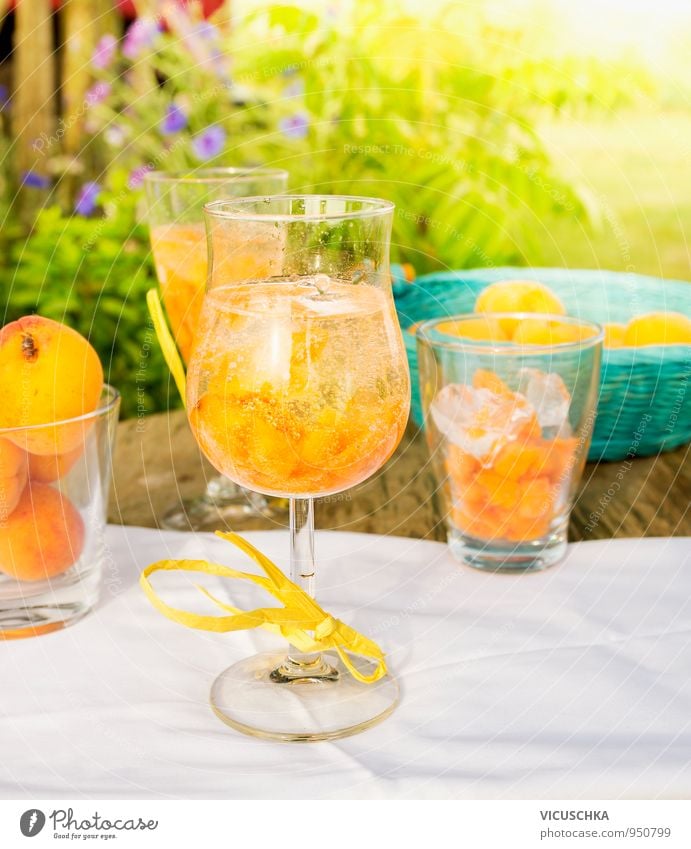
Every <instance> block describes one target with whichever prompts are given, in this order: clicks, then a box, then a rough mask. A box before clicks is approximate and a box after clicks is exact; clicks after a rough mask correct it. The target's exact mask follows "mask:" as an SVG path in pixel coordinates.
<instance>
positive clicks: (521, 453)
mask: <svg viewBox="0 0 691 849" xmlns="http://www.w3.org/2000/svg"><path fill="white" fill-rule="evenodd" d="M543 463H544V452H543V451H542V449H541V448H540V445H539V444H538V443H537V442H536V441H534V440H527V441H525V442H509V443H507V444H506V445H505V446H504V447H503V448H502V449H501V451H500V452H499V454H498V455H497V458H496V460H495V461H494V465H493V467H494V471H495V472H496V473H497V474H498V475H501V476H502V477H505V478H514V479H516V480H518V479H519V478H522V477H523V476H524V475H526V474H528V473H529V472H534V471H535V470H537V469H540V468H541V467H542V465H543Z"/></svg>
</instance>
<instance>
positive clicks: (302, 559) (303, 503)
mask: <svg viewBox="0 0 691 849" xmlns="http://www.w3.org/2000/svg"><path fill="white" fill-rule="evenodd" d="M290 579H291V581H292V582H293V583H294V584H297V585H298V586H299V587H300V589H301V590H304V591H305V592H306V593H307V595H309V596H310V597H311V598H314V501H313V500H312V499H311V498H291V499H290Z"/></svg>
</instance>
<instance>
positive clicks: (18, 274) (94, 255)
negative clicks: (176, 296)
mask: <svg viewBox="0 0 691 849" xmlns="http://www.w3.org/2000/svg"><path fill="white" fill-rule="evenodd" d="M114 183H115V184H116V185H117V183H118V179H117V175H115V177H114ZM103 202H104V205H105V206H106V208H107V209H108V210H109V213H110V214H109V215H107V216H106V217H104V218H84V217H81V216H76V215H75V216H68V215H64V214H63V213H62V212H61V211H60V209H59V208H58V207H55V206H51V207H47V208H45V209H42V210H41V211H40V212H39V213H38V216H37V218H36V221H35V225H34V228H33V230H32V232H31V234H30V235H29V237H28V238H25V239H20V238H13V239H11V241H10V244H9V245H8V247H7V250H5V251H3V258H4V263H3V264H5V263H6V264H7V265H6V267H5V268H3V269H2V271H3V275H4V277H5V279H6V280H7V284H6V285H7V289H6V291H7V293H8V294H7V298H6V302H5V315H4V320H5V321H13V320H14V319H17V318H19V317H20V316H22V315H27V314H29V313H33V312H37V313H39V314H40V315H43V316H46V317H47V318H53V319H55V320H56V321H62V322H64V323H66V324H68V325H69V326H70V327H73V328H74V329H75V330H78V331H79V332H80V333H82V334H83V335H84V336H86V337H87V338H88V339H89V340H90V341H91V343H92V345H93V346H94V348H95V349H96V351H97V352H98V354H99V356H100V358H101V362H102V363H103V368H104V371H105V374H106V380H107V381H108V382H109V383H111V384H113V385H114V386H116V387H117V388H118V389H119V390H120V391H121V393H122V412H123V415H125V416H133V415H136V414H137V412H138V410H139V412H151V411H153V410H160V409H164V408H165V407H166V406H167V402H168V385H169V381H168V376H167V369H166V368H165V364H164V363H163V359H162V357H161V355H160V353H159V350H158V347H157V344H156V342H155V340H154V338H153V332H152V330H151V328H150V325H149V322H148V316H147V312H146V304H145V294H146V290H147V289H149V288H151V287H152V286H155V285H156V283H155V275H154V272H153V268H152V266H151V262H150V257H149V248H148V235H147V232H146V228H145V227H144V226H143V225H141V224H135V226H132V222H133V221H134V219H135V215H134V208H133V204H134V198H133V196H132V195H131V193H120V194H115V193H113V192H108V193H106V194H105V195H104V197H103ZM149 348H150V350H149Z"/></svg>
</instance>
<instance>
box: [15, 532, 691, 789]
mask: <svg viewBox="0 0 691 849" xmlns="http://www.w3.org/2000/svg"><path fill="white" fill-rule="evenodd" d="M247 536H248V538H250V539H251V540H252V541H253V542H254V543H255V544H256V545H258V546H259V547H260V548H262V549H263V550H264V551H265V552H266V553H267V554H269V555H270V556H272V557H274V558H276V560H277V562H278V563H279V564H284V563H285V556H286V554H287V542H288V540H287V534H286V533H285V532H255V533H251V534H248V535H247ZM108 543H109V545H108V549H109V550H108V559H107V562H106V566H105V574H104V581H105V589H104V593H103V600H102V602H101V604H100V605H99V607H98V609H97V610H96V611H95V612H93V613H92V614H91V615H90V616H88V617H87V618H85V619H84V620H82V621H81V622H80V623H78V624H76V625H75V626H74V627H72V628H69V629H66V630H64V631H62V632H58V633H55V634H50V635H47V636H43V637H40V638H35V639H30V640H18V641H13V642H9V643H5V644H4V645H3V646H2V650H1V655H0V657H1V658H2V660H1V662H0V675H1V680H2V690H1V692H2V697H1V702H0V708H1V711H2V718H1V720H0V742H1V751H2V756H1V757H0V798H5V799H10V798H27V799H28V798H36V799H38V798H44V799H45V798H57V799H72V800H78V799H80V798H159V799H169V798H244V797H249V798H344V797H347V798H352V797H356V798H361V797H366V798H376V797H394V798H408V797H411V798H420V797H433V798H451V797H460V798H543V797H544V798H548V797H549V798H572V797H573V798H619V797H623V798H631V797H643V798H657V797H661V798H670V797H686V798H688V797H689V796H691V680H690V676H689V672H690V670H691V541H690V540H689V539H679V538H678V539H645V540H623V541H616V542H615V541H611V542H590V543H584V544H579V545H573V546H570V550H569V555H568V558H567V560H566V561H565V562H564V563H563V564H562V565H560V566H558V567H556V568H554V569H551V570H549V571H547V572H544V573H541V574H536V575H523V576H515V577H514V576H506V575H488V574H482V573H479V572H477V571H474V570H472V569H469V568H465V567H462V566H460V565H458V564H457V563H456V562H455V561H454V560H453V559H452V558H451V556H450V555H449V553H448V551H447V549H446V546H444V545H442V544H439V543H431V542H423V541H418V540H410V539H402V538H392V537H377V536H373V535H365V534H346V533H328V532H320V533H319V534H318V537H317V551H318V560H319V575H318V583H319V592H318V598H319V600H320V601H321V602H322V604H323V606H324V607H326V608H327V609H328V610H330V611H331V612H333V613H334V614H335V615H337V616H339V617H341V618H343V619H344V620H345V621H347V622H349V623H351V624H353V625H354V626H355V627H356V628H359V629H360V630H362V631H363V632H364V633H366V634H368V635H370V636H372V637H374V638H375V639H376V640H378V641H379V642H380V644H381V645H382V646H383V647H384V649H385V650H386V651H387V652H388V655H389V660H390V666H391V668H392V671H393V672H394V673H395V674H396V675H397V676H399V679H400V682H401V684H402V690H403V698H402V703H401V704H400V706H399V707H398V709H397V710H396V712H395V713H394V715H393V716H392V717H391V718H390V719H388V720H387V721H386V722H384V723H383V724H381V725H380V726H378V727H376V728H373V729H371V730H369V731H367V732H365V733H363V734H360V735H358V736H356V737H351V738H349V739H345V740H341V741H337V742H333V743H314V744H308V745H300V744H285V743H283V744H281V743H271V742H265V741H259V740H256V739H253V738H249V737H245V736H243V735H241V734H238V733H236V732H235V731H233V730H232V729H230V728H228V727H226V726H224V725H223V724H222V723H221V722H219V721H218V720H217V719H216V718H215V717H214V715H213V714H212V712H211V710H210V709H209V706H208V692H209V687H210V684H211V682H212V680H213V678H214V676H215V674H216V673H218V672H219V671H220V670H222V669H223V668H225V667H226V666H228V665H230V663H232V662H234V661H235V660H238V659H240V658H241V657H243V656H246V655H248V654H250V653H252V652H254V651H255V650H257V649H259V648H261V649H265V648H271V647H274V646H275V645H277V642H276V639H275V638H273V637H272V636H271V635H267V634H264V633H261V632H257V631H253V632H241V633H237V634H228V635H213V634H210V633H207V632H200V631H190V630H187V629H185V628H183V627H181V626H179V625H176V624H174V623H172V622H170V621H168V620H167V619H165V618H164V617H163V616H161V615H160V614H159V613H157V612H156V611H155V610H154V609H153V607H151V605H150V604H149V602H148V601H147V600H146V599H145V597H144V595H143V593H142V592H141V590H140V589H139V587H138V585H137V583H136V580H137V576H138V573H139V570H140V569H141V568H142V567H143V566H145V565H146V564H148V563H150V562H152V561H153V560H157V559H160V558H161V557H166V556H168V557H180V556H183V555H184V556H192V557H207V558H210V559H214V560H216V561H218V562H226V563H229V564H231V563H234V564H237V563H238V558H239V557H240V555H239V554H236V552H235V549H233V548H232V547H231V546H230V545H229V544H228V543H224V542H222V541H220V540H216V539H213V538H211V537H208V536H203V535H199V536H194V535H184V534H176V533H173V532H159V531H150V530H144V529H140V528H120V527H111V528H109V530H108ZM192 580H194V576H185V575H183V574H182V573H179V574H177V575H173V576H165V577H164V583H165V590H164V594H165V598H166V600H167V601H168V602H169V603H171V604H173V605H175V606H178V607H183V608H189V609H192V608H194V609H198V610H202V609H203V608H204V604H205V602H204V601H200V600H199V594H198V593H197V591H196V590H195V589H194V588H193V586H192V583H191V582H192ZM217 585H218V582H212V584H211V586H217ZM158 586H163V582H161V583H159V584H158ZM226 586H228V585H226ZM233 586H235V585H233ZM217 591H218V592H219V593H223V592H224V590H222V589H218V590H217ZM251 592H252V590H244V589H243V590H241V592H240V593H239V594H238V595H236V598H237V597H239V599H240V602H241V603H243V604H244V603H248V604H249V603H251V602H252V601H253V600H254V601H255V602H256V601H257V600H258V597H256V598H254V599H252V598H251V597H250V595H247V593H251Z"/></svg>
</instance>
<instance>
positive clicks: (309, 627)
mask: <svg viewBox="0 0 691 849" xmlns="http://www.w3.org/2000/svg"><path fill="white" fill-rule="evenodd" d="M216 536H219V537H221V539H225V540H227V541H228V542H231V543H232V544H233V545H235V546H237V547H238V548H239V549H240V550H241V551H244V552H245V554H247V555H248V556H249V557H251V558H252V560H254V562H255V563H257V565H259V566H260V567H261V568H262V569H263V570H264V572H265V574H266V577H262V576H261V575H253V574H251V573H249V572H238V571H237V570H236V569H231V568H230V567H229V566H221V565H220V564H218V563H207V562H206V561H205V560H159V561H157V562H156V563H152V564H151V565H150V566H147V567H146V569H144V571H143V572H142V574H141V576H140V578H139V583H140V584H141V586H142V588H143V590H144V592H145V593H146V595H147V597H148V599H149V601H150V602H151V603H152V604H153V605H154V607H155V608H156V609H157V610H158V611H160V612H161V613H162V614H163V615H164V616H167V617H168V619H172V620H173V622H178V623H179V624H181V625H186V626H187V627H188V628H198V629H200V630H202V631H216V632H218V633H226V632H228V631H242V630H246V629H249V628H265V629H266V630H268V631H272V632H273V633H275V634H281V635H282V636H283V637H284V638H285V639H286V640H288V642H289V643H291V644H292V645H294V646H295V647H296V648H297V649H298V650H299V651H301V652H305V653H306V654H310V653H312V652H321V651H326V650H327V649H334V650H335V651H336V652H337V654H338V656H339V657H340V658H341V660H342V661H343V664H344V666H345V667H346V669H347V670H348V672H350V674H351V675H352V676H353V678H356V679H357V680H358V681H361V682H362V683H363V684H374V682H375V681H379V679H380V678H383V677H384V676H385V675H386V663H385V662H384V653H383V652H382V650H381V649H380V648H379V646H378V645H377V644H376V643H375V642H373V641H372V640H370V639H369V638H368V637H365V636H364V635H363V634H360V633H359V632H358V631H356V630H355V629H354V628H351V627H350V626H349V625H346V624H345V623H344V622H341V621H340V620H339V619H336V618H334V617H333V616H331V614H330V613H327V612H326V611H325V610H323V609H322V608H321V607H320V606H319V605H318V604H317V602H316V601H315V600H314V599H313V598H311V597H310V596H309V595H307V593H306V592H304V590H302V589H301V588H300V587H298V586H297V585H296V584H294V583H293V582H292V581H291V580H289V579H288V578H287V577H286V576H285V575H284V574H283V572H282V571H281V570H280V569H279V568H278V566H276V565H275V563H272V562H271V560H269V558H268V557H266V555H264V554H262V553H261V551H259V550H258V549H256V548H255V547H254V546H253V545H252V544H251V543H249V542H247V540H245V539H243V538H242V537H240V536H238V535H237V534H233V533H224V532H222V531H216ZM176 570H179V571H183V572H202V573H204V574H205V575H215V576H217V577H220V578H237V579H238V580H241V581H250V582H251V583H253V584H255V585H256V586H258V587H261V588H262V589H264V590H266V592H268V593H270V595H272V596H273V597H274V598H276V599H278V601H280V602H282V604H283V607H260V608H257V609H256V610H247V611H246V610H240V609H239V608H237V607H233V606H232V605H229V604H225V603H224V602H222V601H220V600H219V599H217V598H216V597H215V596H213V595H212V594H211V593H210V592H209V591H208V590H206V589H204V588H203V587H199V586H198V587H197V589H199V590H200V591H201V592H202V593H204V595H205V596H206V597H207V598H209V599H210V600H211V601H212V602H213V603H214V604H215V605H216V606H217V607H220V608H221V609H222V610H225V611H227V612H228V613H230V614H231V615H230V616H201V615H198V614H196V613H189V612H188V611H185V610H178V609H177V608H174V607H170V606H169V605H167V604H166V603H165V602H164V601H162V600H161V599H160V598H159V597H158V596H157V595H156V593H155V591H154V589H153V587H152V586H151V582H150V581H149V576H150V575H152V574H153V573H154V572H159V571H169V572H170V571H176ZM308 631H311V632H312V634H313V635H312V636H310V634H308V633H307V632H308ZM349 652H350V653H352V654H356V655H360V656H363V657H367V658H369V659H370V660H371V661H372V662H373V663H376V667H375V669H374V672H373V673H372V674H371V675H363V673H362V672H360V671H359V670H358V669H357V668H356V667H355V666H354V664H353V662H352V661H351V660H350V658H349V656H348V653H349Z"/></svg>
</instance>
